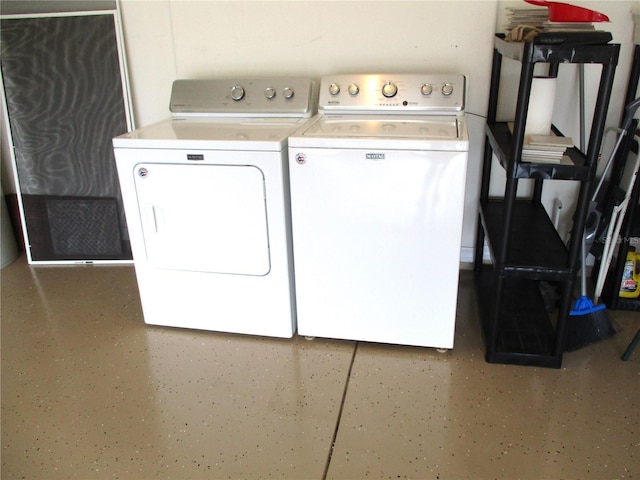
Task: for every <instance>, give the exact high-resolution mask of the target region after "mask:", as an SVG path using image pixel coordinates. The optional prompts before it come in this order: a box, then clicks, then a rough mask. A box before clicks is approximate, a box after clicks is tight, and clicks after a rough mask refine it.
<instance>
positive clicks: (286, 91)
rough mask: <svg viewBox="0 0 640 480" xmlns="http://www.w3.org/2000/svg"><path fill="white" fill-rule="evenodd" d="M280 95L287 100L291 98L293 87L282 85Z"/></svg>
mask: <svg viewBox="0 0 640 480" xmlns="http://www.w3.org/2000/svg"><path fill="white" fill-rule="evenodd" d="M282 95H283V96H284V98H286V99H287V100H289V99H290V98H293V88H291V87H284V90H282Z"/></svg>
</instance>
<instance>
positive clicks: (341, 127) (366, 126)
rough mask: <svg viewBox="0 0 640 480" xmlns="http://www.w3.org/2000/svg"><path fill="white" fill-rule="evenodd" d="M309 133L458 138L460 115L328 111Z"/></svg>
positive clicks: (352, 136) (431, 138)
mask: <svg viewBox="0 0 640 480" xmlns="http://www.w3.org/2000/svg"><path fill="white" fill-rule="evenodd" d="M302 135H303V136H305V137H326V138H328V137H351V138H397V139H411V140H420V139H423V140H455V139H458V138H459V137H460V126H459V122H458V118H457V117H425V116H403V117H398V116H385V115H379V116H370V115H369V116H360V115H324V116H321V117H320V118H319V119H318V121H317V122H315V123H314V124H313V125H311V127H310V128H309V129H307V130H305V131H304V132H303V134H302Z"/></svg>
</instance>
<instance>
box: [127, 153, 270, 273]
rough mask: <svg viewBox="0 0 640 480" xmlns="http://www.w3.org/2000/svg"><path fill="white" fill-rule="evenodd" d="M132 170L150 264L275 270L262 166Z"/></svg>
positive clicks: (141, 167) (233, 270)
mask: <svg viewBox="0 0 640 480" xmlns="http://www.w3.org/2000/svg"><path fill="white" fill-rule="evenodd" d="M131 174H132V175H133V176H134V181H135V187H136V193H137V196H138V207H139V214H140V221H141V224H142V230H143V235H144V243H145V248H146V254H147V260H148V261H149V263H150V264H152V265H154V266H156V267H158V268H169V269H176V270H193V271H205V272H216V273H231V274H240V275H266V274H267V273H268V272H269V268H270V263H269V238H268V231H267V217H266V205H265V189H264V176H263V174H262V171H261V170H260V169H259V168H257V167H255V166H249V165H244V166H242V165H201V164H161V163H139V164H137V165H135V166H134V168H133V171H132V172H131Z"/></svg>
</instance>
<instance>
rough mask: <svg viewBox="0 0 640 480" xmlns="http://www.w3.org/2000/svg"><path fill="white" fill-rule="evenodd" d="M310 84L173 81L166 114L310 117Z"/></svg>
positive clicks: (300, 81)
mask: <svg viewBox="0 0 640 480" xmlns="http://www.w3.org/2000/svg"><path fill="white" fill-rule="evenodd" d="M313 87H314V82H313V81H312V80H311V79H308V78H297V77H293V78H285V77H270V78H244V79H208V80H176V81H174V82H173V87H172V89H171V102H170V105H169V110H171V112H172V113H173V114H174V116H235V115H237V116H261V117H264V116H282V117H285V116H286V117H297V116H300V117H310V116H311V115H312V114H313V113H314V105H315V98H314V88H313Z"/></svg>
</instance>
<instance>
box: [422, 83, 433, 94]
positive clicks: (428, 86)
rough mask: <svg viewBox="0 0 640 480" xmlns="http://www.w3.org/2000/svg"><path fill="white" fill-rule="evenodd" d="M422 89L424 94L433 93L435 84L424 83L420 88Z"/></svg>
mask: <svg viewBox="0 0 640 480" xmlns="http://www.w3.org/2000/svg"><path fill="white" fill-rule="evenodd" d="M420 91H421V92H422V95H425V96H427V95H431V92H433V86H432V85H431V84H429V83H425V84H424V85H422V88H420Z"/></svg>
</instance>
